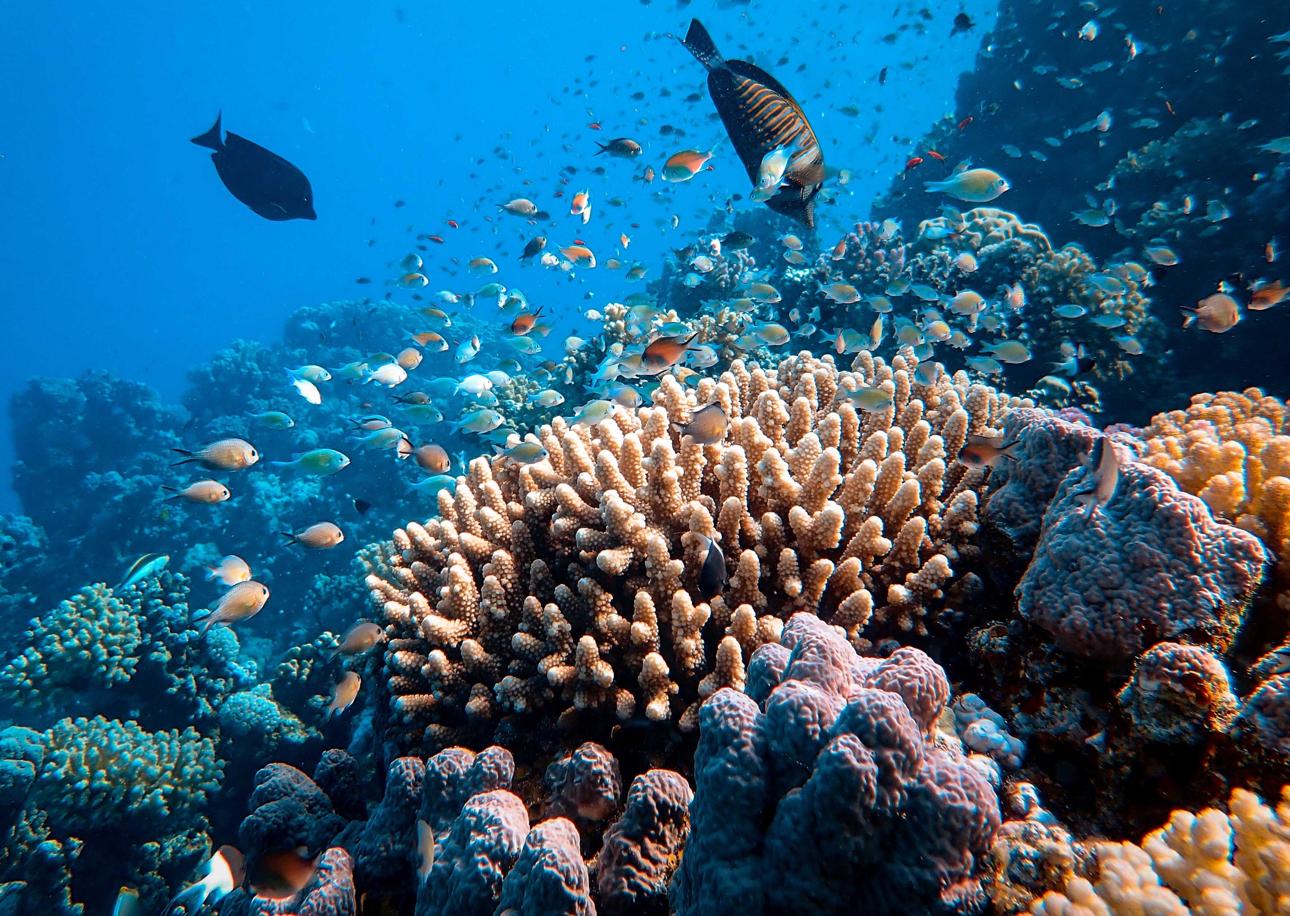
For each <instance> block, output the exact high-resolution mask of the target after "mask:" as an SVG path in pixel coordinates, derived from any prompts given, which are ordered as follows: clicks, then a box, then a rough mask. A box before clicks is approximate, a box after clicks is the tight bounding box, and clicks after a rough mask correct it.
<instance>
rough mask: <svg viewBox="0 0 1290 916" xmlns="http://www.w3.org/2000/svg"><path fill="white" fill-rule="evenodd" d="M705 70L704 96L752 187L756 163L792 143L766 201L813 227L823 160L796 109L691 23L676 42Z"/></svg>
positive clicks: (762, 75)
mask: <svg viewBox="0 0 1290 916" xmlns="http://www.w3.org/2000/svg"><path fill="white" fill-rule="evenodd" d="M681 43H682V44H683V45H685V47H686V48H687V49H689V51H690V53H691V54H693V55H694V56H695V57H696V58H698V60H699V63H701V64H703V66H705V67H707V68H708V91H709V92H710V93H711V95H712V101H713V103H714V104H715V105H716V106H717V113H718V114H719V115H721V122H722V123H723V124H725V126H726V133H727V134H729V135H730V142H731V143H733V144H734V147H735V152H736V153H738V154H739V158H740V160H741V161H742V162H743V164H744V168H745V169H746V170H747V171H748V177H749V178H750V179H751V180H752V182H753V184H754V185H756V184H757V177H758V173H759V172H760V170H761V161H762V158H763V157H764V156H765V155H766V154H767V153H769V152H770V151H771V150H774V149H779V148H780V147H784V146H789V145H790V144H795V145H796V148H795V151H794V153H793V156H792V158H791V159H790V160H789V163H788V168H787V169H786V170H785V171H784V178H783V186H782V187H780V188H779V190H778V191H776V193H775V194H774V196H772V197H771V198H769V199H768V200H767V201H766V204H767V206H769V207H770V208H771V209H772V210H774V211H776V212H778V213H783V214H785V215H786V216H791V217H793V218H794V219H796V220H799V221H801V222H802V223H803V224H804V225H806V226H808V227H813V226H814V225H815V195H816V194H818V193H819V192H820V185H821V184H822V183H823V181H824V156H823V154H822V153H821V152H820V144H819V141H818V140H817V139H816V137H815V131H813V130H811V125H810V122H808V121H807V120H806V115H805V114H803V112H802V107H801V106H800V105H798V104H797V101H796V100H795V99H794V98H793V96H792V95H791V94H790V93H789V91H788V90H787V89H785V88H784V87H783V85H781V84H780V82H779V81H778V80H777V79H775V78H774V77H773V76H771V75H770V74H769V73H767V72H766V71H765V70H762V69H761V68H760V67H757V66H754V65H753V64H750V63H748V62H747V61H742V60H726V59H725V58H723V57H722V56H721V53H720V52H719V51H718V50H717V46H716V45H715V44H714V43H713V41H712V36H711V35H709V34H708V30H707V29H705V28H704V27H703V23H701V22H699V20H697V19H692V20H690V30H689V31H688V32H686V33H685V39H684V40H683V41H682V42H681Z"/></svg>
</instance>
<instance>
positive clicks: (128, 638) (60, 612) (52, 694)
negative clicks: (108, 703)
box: [0, 584, 143, 703]
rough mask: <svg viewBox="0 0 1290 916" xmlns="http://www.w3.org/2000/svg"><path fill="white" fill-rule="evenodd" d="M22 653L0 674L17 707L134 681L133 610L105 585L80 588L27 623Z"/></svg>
mask: <svg viewBox="0 0 1290 916" xmlns="http://www.w3.org/2000/svg"><path fill="white" fill-rule="evenodd" d="M26 639H27V647H26V648H25V649H23V651H22V653H21V654H20V655H18V656H17V657H16V658H14V659H12V660H11V661H10V662H9V663H8V664H7V665H5V667H4V668H3V669H0V685H3V687H4V688H5V690H6V691H8V692H10V693H12V694H13V695H14V697H15V698H16V699H17V700H19V701H20V702H24V703H34V702H38V701H43V702H49V703H61V702H65V701H69V700H72V699H74V698H75V696H76V695H77V694H80V693H82V692H85V691H91V690H99V689H101V690H109V689H111V688H113V687H115V686H118V685H120V684H125V683H127V682H128V681H129V680H130V679H131V678H132V677H134V673H135V670H136V669H137V667H138V664H139V658H138V653H139V646H140V644H141V643H142V642H143V633H142V631H141V630H140V628H139V620H138V616H137V614H136V613H135V609H134V608H132V607H131V606H130V605H128V604H126V603H125V602H124V601H122V600H121V599H120V598H118V597H117V596H116V595H115V594H113V593H112V590H111V589H109V588H108V587H107V586H106V585H103V584H98V585H91V586H87V587H86V588H83V589H81V590H80V592H78V593H77V594H76V595H75V596H74V597H72V598H69V599H67V600H66V601H64V602H62V603H61V604H59V605H58V607H57V608H55V609H54V610H53V611H51V612H50V613H48V614H46V615H45V616H43V617H38V618H36V619H34V620H33V621H32V622H31V625H30V627H29V628H28V630H27V634H26Z"/></svg>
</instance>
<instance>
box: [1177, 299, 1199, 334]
mask: <svg viewBox="0 0 1290 916" xmlns="http://www.w3.org/2000/svg"><path fill="white" fill-rule="evenodd" d="M1178 311H1180V312H1182V316H1183V330H1184V331H1185V330H1186V329H1187V328H1189V327H1191V326H1192V325H1193V324H1195V323H1196V310H1195V309H1194V308H1190V307H1188V306H1185V305H1180V306H1178Z"/></svg>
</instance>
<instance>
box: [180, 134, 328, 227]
mask: <svg viewBox="0 0 1290 916" xmlns="http://www.w3.org/2000/svg"><path fill="white" fill-rule="evenodd" d="M220 118H221V115H216V116H215V126H214V127H212V128H211V129H210V130H208V131H206V133H204V134H202V135H201V136H200V137H193V140H192V142H193V143H196V144H197V145H198V146H204V147H206V148H207V149H213V150H214V151H215V152H213V153H212V154H211V161H212V162H214V163H215V171H216V172H218V173H219V179H220V181H222V182H224V187H226V188H228V190H229V193H230V194H232V195H233V196H234V197H236V198H237V199H238V200H240V201H241V202H242V203H244V204H246V205H247V206H248V207H250V208H251V209H252V210H254V211H255V212H256V213H258V214H259V215H260V216H263V217H264V218H265V219H271V220H275V221H280V220H288V219H317V218H318V215H317V214H316V213H314V191H313V188H312V187H310V185H309V179H308V178H306V177H305V173H304V172H302V171H300V169H298V168H296V167H295V166H294V165H292V164H291V163H290V162H288V161H287V160H285V159H283V158H282V157H281V156H279V155H278V154H277V153H272V152H270V151H269V150H267V149H265V148H264V147H263V146H260V145H259V144H258V143H252V142H251V141H250V140H248V139H246V138H245V137H240V136H238V135H237V134H235V133H233V132H232V131H231V130H230V131H224V132H222V131H221V129H220ZM221 132H222V133H223V136H222V137H221V136H220V134H221Z"/></svg>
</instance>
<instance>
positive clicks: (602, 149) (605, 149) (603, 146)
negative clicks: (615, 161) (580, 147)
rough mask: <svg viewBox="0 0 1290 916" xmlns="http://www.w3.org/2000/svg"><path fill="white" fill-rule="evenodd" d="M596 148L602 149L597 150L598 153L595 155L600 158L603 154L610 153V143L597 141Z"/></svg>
mask: <svg viewBox="0 0 1290 916" xmlns="http://www.w3.org/2000/svg"><path fill="white" fill-rule="evenodd" d="M596 146H598V147H600V149H598V150H596V153H595V154H596V155H597V156H599V155H600V154H601V153H607V152H609V144H608V143H601V142H600V141H599V140H597V141H596Z"/></svg>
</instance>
